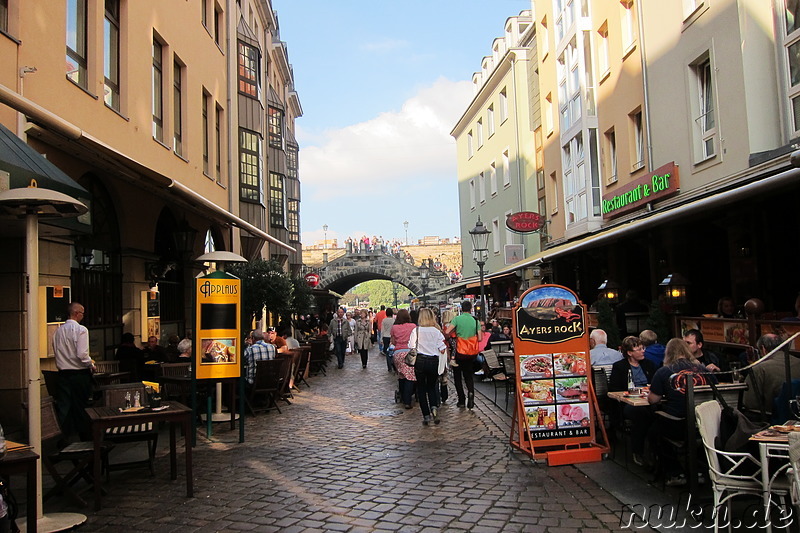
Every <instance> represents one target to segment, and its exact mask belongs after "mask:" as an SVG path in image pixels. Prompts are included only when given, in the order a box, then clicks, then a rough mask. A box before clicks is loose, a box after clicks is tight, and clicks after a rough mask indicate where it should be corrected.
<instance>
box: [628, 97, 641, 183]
mask: <svg viewBox="0 0 800 533" xmlns="http://www.w3.org/2000/svg"><path fill="white" fill-rule="evenodd" d="M629 118H630V123H631V139H632V145H631V149H632V153H631V160H632V161H633V165H632V166H631V172H636V171H637V170H639V169H640V168H643V167H644V124H643V123H642V112H641V110H639V111H636V112H634V113H632V114H631V115H629Z"/></svg>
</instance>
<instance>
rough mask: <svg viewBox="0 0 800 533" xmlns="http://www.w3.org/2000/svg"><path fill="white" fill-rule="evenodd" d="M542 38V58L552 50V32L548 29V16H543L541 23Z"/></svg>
mask: <svg viewBox="0 0 800 533" xmlns="http://www.w3.org/2000/svg"><path fill="white" fill-rule="evenodd" d="M540 29H541V34H542V39H541V43H542V44H541V47H542V59H544V57H545V56H546V55H547V54H548V53H549V52H550V32H549V31H548V29H547V17H546V16H545V17H542V23H541V24H540Z"/></svg>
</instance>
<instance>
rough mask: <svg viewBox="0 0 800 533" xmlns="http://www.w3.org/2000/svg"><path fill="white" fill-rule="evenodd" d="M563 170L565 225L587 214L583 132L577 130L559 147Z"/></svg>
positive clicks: (581, 219) (575, 221)
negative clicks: (573, 135) (575, 133)
mask: <svg viewBox="0 0 800 533" xmlns="http://www.w3.org/2000/svg"><path fill="white" fill-rule="evenodd" d="M561 163H562V169H563V172H564V204H565V207H566V218H567V220H566V222H567V227H569V226H570V225H571V224H575V223H578V222H581V221H583V220H585V219H586V218H587V216H588V207H587V197H586V196H587V187H588V185H587V180H586V158H585V148H584V139H583V133H582V132H579V133H578V134H577V135H576V136H575V137H573V138H572V139H570V140H569V141H568V142H567V143H566V144H565V145H564V146H562V147H561Z"/></svg>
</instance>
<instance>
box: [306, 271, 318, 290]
mask: <svg viewBox="0 0 800 533" xmlns="http://www.w3.org/2000/svg"><path fill="white" fill-rule="evenodd" d="M319 280H320V277H319V274H316V273H314V272H309V273H308V274H306V283H308V286H309V287H311V288H312V289H313V288H314V287H316V286H317V285H319Z"/></svg>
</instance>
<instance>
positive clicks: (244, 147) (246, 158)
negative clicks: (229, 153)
mask: <svg viewBox="0 0 800 533" xmlns="http://www.w3.org/2000/svg"><path fill="white" fill-rule="evenodd" d="M263 167H264V165H263V161H262V158H261V136H260V135H259V134H257V133H256V132H254V131H250V130H245V129H240V130H239V197H240V198H241V199H242V200H244V201H248V202H259V203H260V202H261V175H262V174H261V169H262V168H263Z"/></svg>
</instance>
